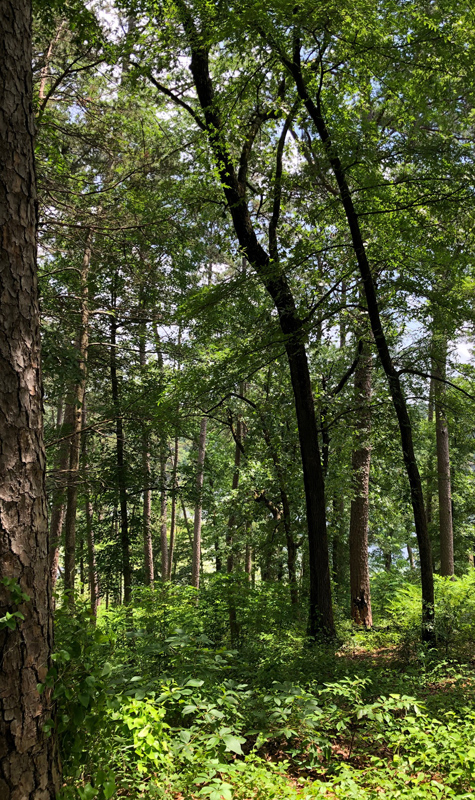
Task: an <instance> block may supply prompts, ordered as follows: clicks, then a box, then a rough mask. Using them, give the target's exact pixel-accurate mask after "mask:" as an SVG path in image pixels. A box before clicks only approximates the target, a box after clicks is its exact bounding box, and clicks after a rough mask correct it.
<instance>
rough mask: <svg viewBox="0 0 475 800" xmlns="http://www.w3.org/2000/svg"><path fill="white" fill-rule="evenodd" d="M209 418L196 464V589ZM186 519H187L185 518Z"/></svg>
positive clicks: (204, 421)
mask: <svg viewBox="0 0 475 800" xmlns="http://www.w3.org/2000/svg"><path fill="white" fill-rule="evenodd" d="M207 425H208V418H207V417H203V418H202V420H201V427H200V438H199V442H198V460H197V465H196V503H195V519H194V525H193V558H192V565H191V585H192V586H194V587H195V588H196V589H199V587H200V564H201V513H202V497H201V495H202V492H203V471H204V463H205V453H206V428H207ZM184 509H185V507H184V506H183V510H184ZM185 521H186V519H185Z"/></svg>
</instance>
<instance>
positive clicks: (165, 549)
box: [160, 441, 169, 581]
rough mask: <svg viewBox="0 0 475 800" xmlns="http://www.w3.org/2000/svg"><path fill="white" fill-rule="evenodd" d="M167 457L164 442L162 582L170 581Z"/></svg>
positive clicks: (162, 475)
mask: <svg viewBox="0 0 475 800" xmlns="http://www.w3.org/2000/svg"><path fill="white" fill-rule="evenodd" d="M167 455H168V453H167V450H166V442H163V441H162V442H161V443H160V484H161V486H160V552H161V557H162V561H161V564H162V569H161V573H162V581H167V580H169V575H168V538H167Z"/></svg>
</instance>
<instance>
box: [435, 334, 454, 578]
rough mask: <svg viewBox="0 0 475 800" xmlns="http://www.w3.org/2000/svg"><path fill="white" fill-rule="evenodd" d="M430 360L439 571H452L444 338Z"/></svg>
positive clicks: (445, 572)
mask: <svg viewBox="0 0 475 800" xmlns="http://www.w3.org/2000/svg"><path fill="white" fill-rule="evenodd" d="M442 338H443V341H441V345H440V348H439V352H438V353H437V356H436V358H435V359H434V363H435V377H436V378H438V380H435V381H434V405H435V432H436V444H437V489H438V494H439V530H440V574H441V575H453V574H454V531H453V524H452V485H451V478H450V453H449V429H448V425H447V417H446V413H445V406H446V394H447V390H446V385H445V383H444V380H445V377H446V370H447V366H446V365H447V338H446V337H445V336H444V337H442Z"/></svg>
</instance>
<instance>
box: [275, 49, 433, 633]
mask: <svg viewBox="0 0 475 800" xmlns="http://www.w3.org/2000/svg"><path fill="white" fill-rule="evenodd" d="M300 52H301V46H300V40H299V38H298V35H297V34H295V37H294V52H293V57H292V60H290V59H286V58H284V63H285V66H286V67H287V69H288V70H289V72H290V73H291V75H292V77H293V79H294V81H295V86H296V88H297V91H298V94H299V96H300V98H301V100H302V102H303V104H304V105H305V108H306V109H307V112H308V114H309V116H310V118H311V119H312V121H313V123H314V124H315V127H316V129H317V132H318V135H319V138H320V141H321V143H322V145H323V148H324V150H325V152H326V155H327V159H328V164H329V166H330V167H331V169H332V172H333V175H334V176H335V180H336V182H337V185H338V192H339V195H340V199H341V203H342V206H343V209H344V212H345V215H346V219H347V222H348V228H349V231H350V235H351V239H352V243H353V249H354V253H355V256H356V260H357V263H358V267H359V271H360V276H361V282H362V287H363V290H364V293H365V298H366V303H367V307H368V316H369V320H370V324H371V330H372V333H373V337H374V342H375V345H376V348H377V351H378V355H379V359H380V362H381V365H382V367H383V369H384V372H385V375H386V378H387V382H388V387H389V392H390V395H391V399H392V401H393V406H394V410H395V412H396V416H397V420H398V423H399V432H400V438H401V447H402V451H403V458H404V465H405V467H406V473H407V477H408V481H409V486H410V491H411V502H412V510H413V515H414V526H415V529H416V536H417V543H418V546H419V557H420V565H421V585H422V636H423V638H424V639H425V640H427V641H433V639H434V630H433V623H434V579H433V574H432V553H431V544H430V539H429V534H428V530H427V519H426V513H425V508H424V494H423V489H422V481H421V476H420V473H419V468H418V466H417V461H416V455H415V452H414V441H413V436H412V425H411V419H410V417H409V413H408V409H407V403H406V398H405V395H404V391H403V389H402V386H401V382H400V380H399V374H398V372H397V370H396V368H395V366H394V364H393V360H392V358H391V353H390V351H389V346H388V342H387V339H386V335H385V332H384V329H383V326H382V322H381V316H380V312H379V303H378V298H377V294H376V287H375V282H374V279H373V274H372V271H371V266H370V263H369V260H368V255H367V252H366V246H365V243H364V239H363V235H362V232H361V228H360V221H359V216H358V213H357V211H356V208H355V205H354V202H353V196H352V193H351V191H350V187H349V185H348V180H347V175H346V172H345V168H344V166H343V164H342V162H341V160H340V158H339V155H338V152H337V149H336V147H335V143H334V142H333V141H332V139H331V137H330V133H329V131H328V128H327V125H326V121H325V119H324V116H323V113H322V107H321V102H320V95H317V99H316V101H315V102H314V101H313V100H312V98H311V97H310V95H309V92H308V90H307V86H306V84H305V80H304V77H303V72H302V67H301V62H300Z"/></svg>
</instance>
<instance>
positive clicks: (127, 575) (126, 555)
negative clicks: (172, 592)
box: [110, 291, 132, 605]
mask: <svg viewBox="0 0 475 800" xmlns="http://www.w3.org/2000/svg"><path fill="white" fill-rule="evenodd" d="M116 308H117V298H116V295H115V291H114V292H113V294H112V311H113V313H112V316H111V331H110V335H111V348H110V375H111V386H112V402H113V404H114V413H115V417H116V423H115V424H116V428H115V430H116V460H117V482H118V488H119V505H120V544H121V551H122V576H123V579H124V603H125V604H126V605H127V604H128V603H130V600H131V597H132V571H131V567H130V542H129V523H128V516H127V474H126V466H125V459H124V426H123V420H122V410H121V404H120V395H119V379H118V375H117V318H116Z"/></svg>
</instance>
